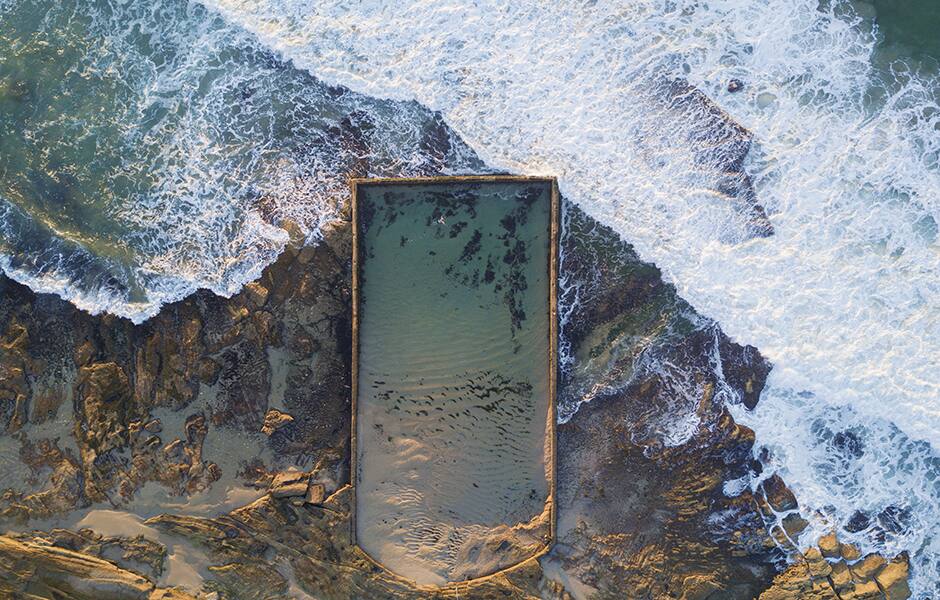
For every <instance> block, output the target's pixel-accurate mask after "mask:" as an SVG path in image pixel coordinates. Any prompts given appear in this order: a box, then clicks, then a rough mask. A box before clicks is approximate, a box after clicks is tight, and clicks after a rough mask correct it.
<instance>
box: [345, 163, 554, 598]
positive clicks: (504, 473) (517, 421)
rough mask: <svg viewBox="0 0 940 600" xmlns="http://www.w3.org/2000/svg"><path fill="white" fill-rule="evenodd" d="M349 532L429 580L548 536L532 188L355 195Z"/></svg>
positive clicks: (484, 566) (396, 188)
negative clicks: (353, 468) (352, 507)
mask: <svg viewBox="0 0 940 600" xmlns="http://www.w3.org/2000/svg"><path fill="white" fill-rule="evenodd" d="M357 220H358V229H359V237H358V244H359V246H358V251H359V257H358V277H359V281H358V285H359V287H358V292H359V294H358V295H359V305H358V306H359V328H358V336H357V337H358V377H357V381H358V393H357V403H356V407H357V408H356V414H357V426H356V432H357V443H356V456H357V473H356V490H357V493H356V496H357V514H356V532H357V540H358V543H359V545H360V546H361V547H362V548H363V549H364V550H365V551H366V552H367V553H369V554H370V555H371V556H372V557H373V558H375V559H376V560H378V561H379V562H380V563H382V564H383V565H384V566H386V567H388V568H389V569H391V570H392V571H394V572H396V573H398V574H400V575H403V576H405V577H408V578H410V579H413V580H415V581H417V582H418V583H421V584H434V585H441V584H444V583H446V582H450V581H461V580H465V579H471V578H475V577H479V576H482V575H486V574H488V573H492V572H494V571H496V570H499V569H502V568H505V567H507V566H510V565H512V564H515V563H518V562H520V561H521V560H524V559H525V558H528V557H529V556H532V555H533V554H535V553H537V552H538V551H539V550H541V549H542V548H544V547H545V546H546V545H547V544H548V543H549V542H550V517H549V511H548V510H547V505H548V504H547V503H548V500H549V497H550V489H551V474H552V465H551V445H550V441H551V435H552V431H553V428H552V427H551V425H550V423H551V418H552V399H551V398H550V383H549V373H550V372H551V369H552V368H553V366H552V357H551V348H550V339H551V338H550V335H551V331H550V322H549V319H550V312H551V289H550V267H551V264H550V258H551V234H550V232H551V222H552V194H551V184H550V182H548V181H537V182H533V181H526V182H492V183H465V182H459V183H434V184H428V185H402V184H382V185H378V184H371V185H365V186H360V187H359V188H358V192H357Z"/></svg>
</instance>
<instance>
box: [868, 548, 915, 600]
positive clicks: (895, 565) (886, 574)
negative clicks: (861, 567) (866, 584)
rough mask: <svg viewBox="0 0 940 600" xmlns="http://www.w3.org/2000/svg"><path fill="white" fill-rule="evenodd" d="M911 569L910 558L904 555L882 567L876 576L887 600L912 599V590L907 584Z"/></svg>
mask: <svg viewBox="0 0 940 600" xmlns="http://www.w3.org/2000/svg"><path fill="white" fill-rule="evenodd" d="M909 569H910V567H909V566H908V558H907V555H906V554H904V555H901V556H898V557H897V558H895V559H894V560H892V561H891V562H889V563H888V564H887V565H885V566H884V567H882V569H881V570H880V571H879V572H878V574H877V575H876V576H875V581H877V582H878V587H879V588H881V589H882V591H883V592H884V595H885V599H886V600H906V599H907V598H910V597H911V589H910V587H909V586H908V584H907V578H908V572H909Z"/></svg>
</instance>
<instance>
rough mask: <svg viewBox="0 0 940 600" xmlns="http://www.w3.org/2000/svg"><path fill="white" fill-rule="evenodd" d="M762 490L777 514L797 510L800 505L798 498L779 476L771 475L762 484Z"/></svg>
mask: <svg viewBox="0 0 940 600" xmlns="http://www.w3.org/2000/svg"><path fill="white" fill-rule="evenodd" d="M761 490H762V491H763V492H764V498H766V500H767V502H768V504H770V506H771V508H773V509H774V510H775V511H777V512H787V511H789V510H795V509H796V508H797V507H798V506H799V505H798V504H797V501H796V496H794V495H793V492H791V491H790V488H788V487H787V485H786V484H785V483H784V482H783V479H781V478H780V476H779V475H777V474H774V475H771V476H770V477H769V478H768V479H766V480H764V482H763V483H761Z"/></svg>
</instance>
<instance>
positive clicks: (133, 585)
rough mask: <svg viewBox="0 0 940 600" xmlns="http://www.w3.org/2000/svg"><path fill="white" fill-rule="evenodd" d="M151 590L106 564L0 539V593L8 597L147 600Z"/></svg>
mask: <svg viewBox="0 0 940 600" xmlns="http://www.w3.org/2000/svg"><path fill="white" fill-rule="evenodd" d="M153 589H154V585H153V584H152V583H151V582H149V581H148V580H147V579H146V578H144V577H141V576H140V575H137V574H135V573H132V572H130V571H126V570H124V569H120V568H118V567H116V566H115V565H114V564H112V563H110V562H108V561H106V560H102V559H100V558H95V557H92V556H90V555H88V554H84V553H80V552H73V551H71V550H65V549H62V548H57V547H54V546H41V545H37V544H33V543H28V542H20V541H17V540H14V539H12V538H10V537H7V536H0V592H3V593H4V594H5V595H7V597H13V598H15V597H26V598H62V597H66V598H69V597H71V598H79V599H88V600H91V599H92V598H94V599H96V600H146V599H147V598H149V597H150V593H151V592H152V591H153Z"/></svg>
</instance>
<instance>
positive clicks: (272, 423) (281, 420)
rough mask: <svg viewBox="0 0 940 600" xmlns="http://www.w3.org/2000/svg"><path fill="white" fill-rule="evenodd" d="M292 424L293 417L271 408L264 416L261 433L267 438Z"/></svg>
mask: <svg viewBox="0 0 940 600" xmlns="http://www.w3.org/2000/svg"><path fill="white" fill-rule="evenodd" d="M293 422H294V417H292V416H290V415H289V414H287V413H282V412H281V411H279V410H276V409H273V408H272V409H271V410H269V411H268V412H267V414H266V415H264V425H262V426H261V433H263V434H264V435H267V436H271V435H274V433H275V432H276V431H279V430H280V429H283V428H284V427H286V426H287V425H289V424H291V423H293Z"/></svg>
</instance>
